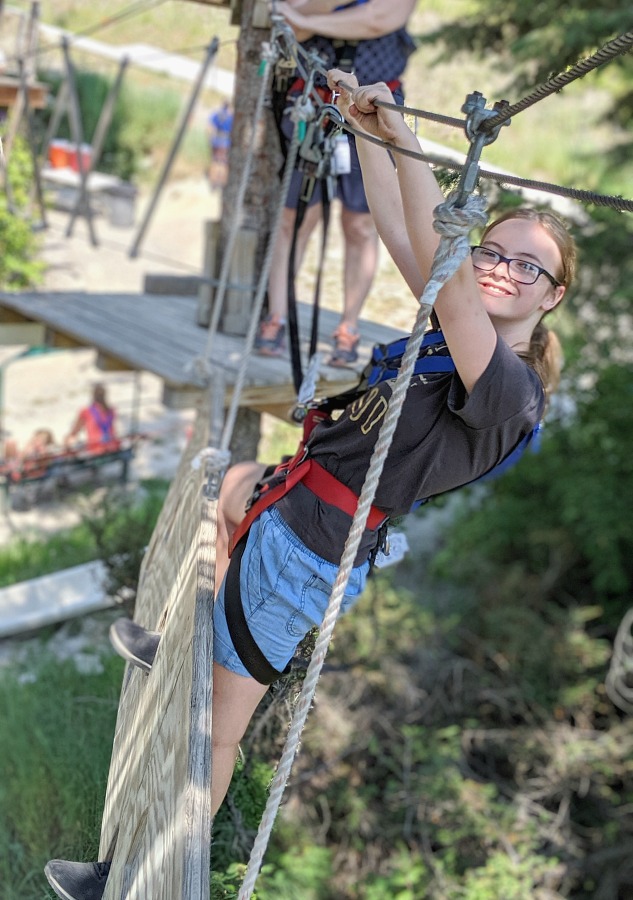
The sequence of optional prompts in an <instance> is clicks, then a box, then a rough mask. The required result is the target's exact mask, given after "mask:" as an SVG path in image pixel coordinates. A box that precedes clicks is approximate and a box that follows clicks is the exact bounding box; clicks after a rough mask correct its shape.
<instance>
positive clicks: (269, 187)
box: [220, 0, 282, 334]
mask: <svg viewBox="0 0 633 900" xmlns="http://www.w3.org/2000/svg"><path fill="white" fill-rule="evenodd" d="M254 5H255V0H243V2H242V8H241V27H240V37H239V41H238V60H237V72H236V77H235V98H234V108H235V116H234V123H233V136H232V143H231V151H230V155H229V176H228V181H227V185H226V187H225V189H224V194H223V200H222V224H221V236H220V242H221V243H220V248H222V247H223V246H224V245H225V243H226V237H227V235H228V231H229V228H230V227H231V221H232V215H233V212H234V210H235V204H236V198H237V192H238V187H239V183H240V180H241V177H242V172H243V171H244V166H245V163H246V161H247V156H248V152H249V147H250V145H251V141H252V137H253V128H254V127H257V134H256V138H255V154H254V158H253V160H252V163H251V166H252V168H251V174H250V178H249V180H248V186H247V189H246V194H245V200H244V205H243V216H242V228H243V229H244V230H246V231H248V232H251V233H254V235H255V239H254V241H253V242H252V243H253V244H254V245H255V249H254V253H255V262H254V266H253V271H254V280H255V283H254V284H253V293H254V291H255V289H256V287H257V281H258V279H259V273H260V272H261V265H262V260H263V257H264V253H265V251H266V247H267V244H268V239H269V235H270V228H271V221H272V218H273V216H274V213H275V208H276V204H277V203H278V202H279V179H278V177H277V173H278V172H279V170H280V167H281V162H282V157H281V152H280V148H279V138H278V136H277V130H276V127H275V123H274V120H273V117H272V113H271V111H270V109H268V108H267V107H265V108H264V110H263V115H262V118H261V120H260V122H259V123H256V122H255V114H256V106H257V98H258V96H259V93H260V91H261V77H262V76H261V74H260V68H261V65H262V43H263V42H264V41H267V40H268V39H269V37H270V31H269V29H267V28H253V26H252V25H251V21H252V17H253V8H254ZM245 244H246V246H251V245H252V244H251V242H250V241H246V242H245ZM220 258H221V257H220ZM227 299H228V298H227ZM233 302H234V304H235V303H238V304H239V298H238V299H236V300H234V301H233ZM251 306H252V303H250V301H249V303H246V304H242V308H241V310H236V309H233V310H231V309H230V308H229V304H228V303H227V305H226V314H225V318H226V316H230V318H231V322H232V327H231V328H230V331H231V332H232V333H235V327H234V325H235V320H236V314H237V316H238V317H240V316H241V318H242V320H243V321H242V326H243V328H242V330H241V331H240V332H239V333H241V334H245V333H246V329H247V327H248V322H249V320H250V309H251Z"/></svg>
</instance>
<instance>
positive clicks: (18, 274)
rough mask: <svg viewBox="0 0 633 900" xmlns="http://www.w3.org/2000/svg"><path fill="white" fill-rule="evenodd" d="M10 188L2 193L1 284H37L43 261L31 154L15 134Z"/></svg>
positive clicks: (10, 167)
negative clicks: (39, 256)
mask: <svg viewBox="0 0 633 900" xmlns="http://www.w3.org/2000/svg"><path fill="white" fill-rule="evenodd" d="M7 180H8V185H9V189H8V190H7V191H3V192H2V194H0V251H1V252H0V288H4V289H7V288H8V289H12V290H15V289H20V288H27V287H31V286H33V285H35V284H37V283H38V282H39V281H40V280H41V278H42V273H43V264H42V263H41V262H38V261H37V258H36V257H37V253H38V249H39V241H38V238H37V234H36V232H35V231H34V230H33V227H32V224H33V223H32V221H31V218H32V217H33V216H39V211H35V210H34V209H33V205H34V204H33V201H32V199H31V188H32V185H33V165H32V160H31V155H30V153H29V152H28V149H27V147H26V144H25V143H24V141H23V140H22V139H21V138H19V137H18V138H16V140H15V142H14V144H13V149H12V151H11V157H10V159H9V164H8V173H7Z"/></svg>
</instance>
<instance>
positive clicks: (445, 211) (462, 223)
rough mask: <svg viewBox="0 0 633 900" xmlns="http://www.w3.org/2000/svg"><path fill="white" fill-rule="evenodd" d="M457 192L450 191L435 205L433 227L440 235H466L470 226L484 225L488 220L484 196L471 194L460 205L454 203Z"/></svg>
mask: <svg viewBox="0 0 633 900" xmlns="http://www.w3.org/2000/svg"><path fill="white" fill-rule="evenodd" d="M456 200H457V194H456V193H452V194H449V196H448V197H447V198H446V200H445V201H444V202H443V203H440V205H439V206H436V207H435V210H434V215H435V219H434V222H433V228H434V229H435V231H437V233H438V234H440V235H442V237H447V238H461V237H468V233H469V232H470V230H471V229H472V228H475V227H477V226H480V227H482V228H483V227H484V225H485V224H486V222H487V221H488V215H487V212H486V208H487V205H488V204H487V202H486V198H485V197H482V196H481V195H478V194H471V195H470V196H469V197H468V198H467V200H466V202H465V204H464V205H463V206H461V207H459V206H456V205H455V201H456Z"/></svg>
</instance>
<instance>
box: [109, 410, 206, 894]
mask: <svg viewBox="0 0 633 900" xmlns="http://www.w3.org/2000/svg"><path fill="white" fill-rule="evenodd" d="M207 434H208V426H207V424H206V423H205V421H204V418H203V416H202V415H199V416H198V420H197V426H196V430H195V433H194V436H193V437H192V439H191V441H190V443H189V445H188V447H187V450H186V451H185V454H184V455H183V458H182V460H181V464H180V466H179V469H178V473H177V475H176V478H175V479H174V481H173V483H172V486H171V489H170V491H169V493H168V496H167V499H166V502H165V504H164V506H163V510H162V511H161V514H160V516H159V519H158V522H157V524H156V528H155V529H154V533H153V535H152V540H151V542H150V546H149V548H148V551H147V553H146V555H145V558H144V560H143V565H142V567H141V578H140V584H139V591H138V595H137V600H136V613H135V615H136V620H137V621H138V622H139V623H140V624H143V625H145V626H146V627H149V628H152V629H157V630H159V631H161V634H162V638H161V643H160V646H159V649H158V653H157V655H156V659H155V662H154V665H153V666H152V670H151V672H150V673H149V675H144V674H143V673H142V672H141V671H140V670H139V669H134V668H133V667H128V669H127V670H126V674H125V677H124V684H123V690H122V693H121V700H120V704H119V712H118V716H117V725H116V732H115V738H114V746H113V752H112V759H111V763H110V774H109V778H108V788H107V793H106V802H105V809H104V815H103V821H102V831H101V846H100V851H99V858H100V859H112V868H111V871H110V875H109V878H108V883H107V886H106V891H105V894H104V900H114V898H117V900H118V898H121V897H126V900H133V898H136V900H141V898H147V897H152V898H153V900H180V898H182V900H185V898H186V900H208V896H209V855H210V769H209V742H210V721H209V723H208V727H204V728H202V727H201V726H200V721H199V720H198V705H199V703H200V699H201V697H202V698H203V700H206V699H208V700H209V701H210V687H211V683H210V678H211V659H210V658H209V656H208V654H209V652H210V640H209V639H208V638H207V640H206V642H205V643H204V645H203V646H201V645H200V643H199V642H198V641H197V640H196V632H197V630H203V625H206V626H207V627H208V625H209V622H208V617H209V610H210V607H211V599H212V598H210V597H209V596H208V590H209V588H208V585H206V584H205V585H204V587H205V590H201V588H200V585H201V579H200V572H199V569H200V566H199V564H198V563H199V558H200V549H201V543H202V541H203V540H204V538H205V535H204V534H203V533H202V531H201V526H202V523H203V518H202V514H203V510H204V507H203V504H204V503H207V502H208V501H205V500H203V499H202V486H203V482H204V471H203V468H202V467H201V468H198V469H196V468H194V467H193V466H192V461H193V458H194V456H195V454H196V453H197V452H198V450H199V449H200V448H202V447H203V446H205V445H206V441H207ZM196 509H197V510H198V511H199V512H198V513H197V514H196ZM211 543H212V544H213V545H214V544H215V535H214V534H212V535H211ZM206 565H207V566H209V565H210V566H211V568H214V567H215V558H214V557H212V559H211V561H210V562H209V561H207V562H206ZM203 568H204V567H203ZM201 616H204V617H206V620H205V622H203V623H201V622H200V617H201ZM209 716H210V709H209ZM192 717H193V720H195V722H196V727H195V728H192ZM192 798H193V799H194V800H196V801H197V804H196V803H194V802H192ZM192 813H193V814H192ZM185 885H186V890H185Z"/></svg>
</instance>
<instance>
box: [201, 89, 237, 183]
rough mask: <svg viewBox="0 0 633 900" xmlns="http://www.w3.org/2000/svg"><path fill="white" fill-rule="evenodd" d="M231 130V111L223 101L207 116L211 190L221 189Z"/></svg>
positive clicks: (225, 174) (224, 179)
mask: <svg viewBox="0 0 633 900" xmlns="http://www.w3.org/2000/svg"><path fill="white" fill-rule="evenodd" d="M232 130H233V109H232V107H231V104H230V103H229V102H228V100H225V101H224V103H223V104H222V106H221V107H220V108H219V109H216V110H215V111H214V112H212V113H211V114H210V115H209V118H208V121H207V132H208V135H209V154H210V162H209V173H208V176H209V186H210V187H211V190H215V189H216V188H223V187H224V185H225V184H226V179H227V175H228V168H229V150H230V149H231V132H232Z"/></svg>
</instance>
